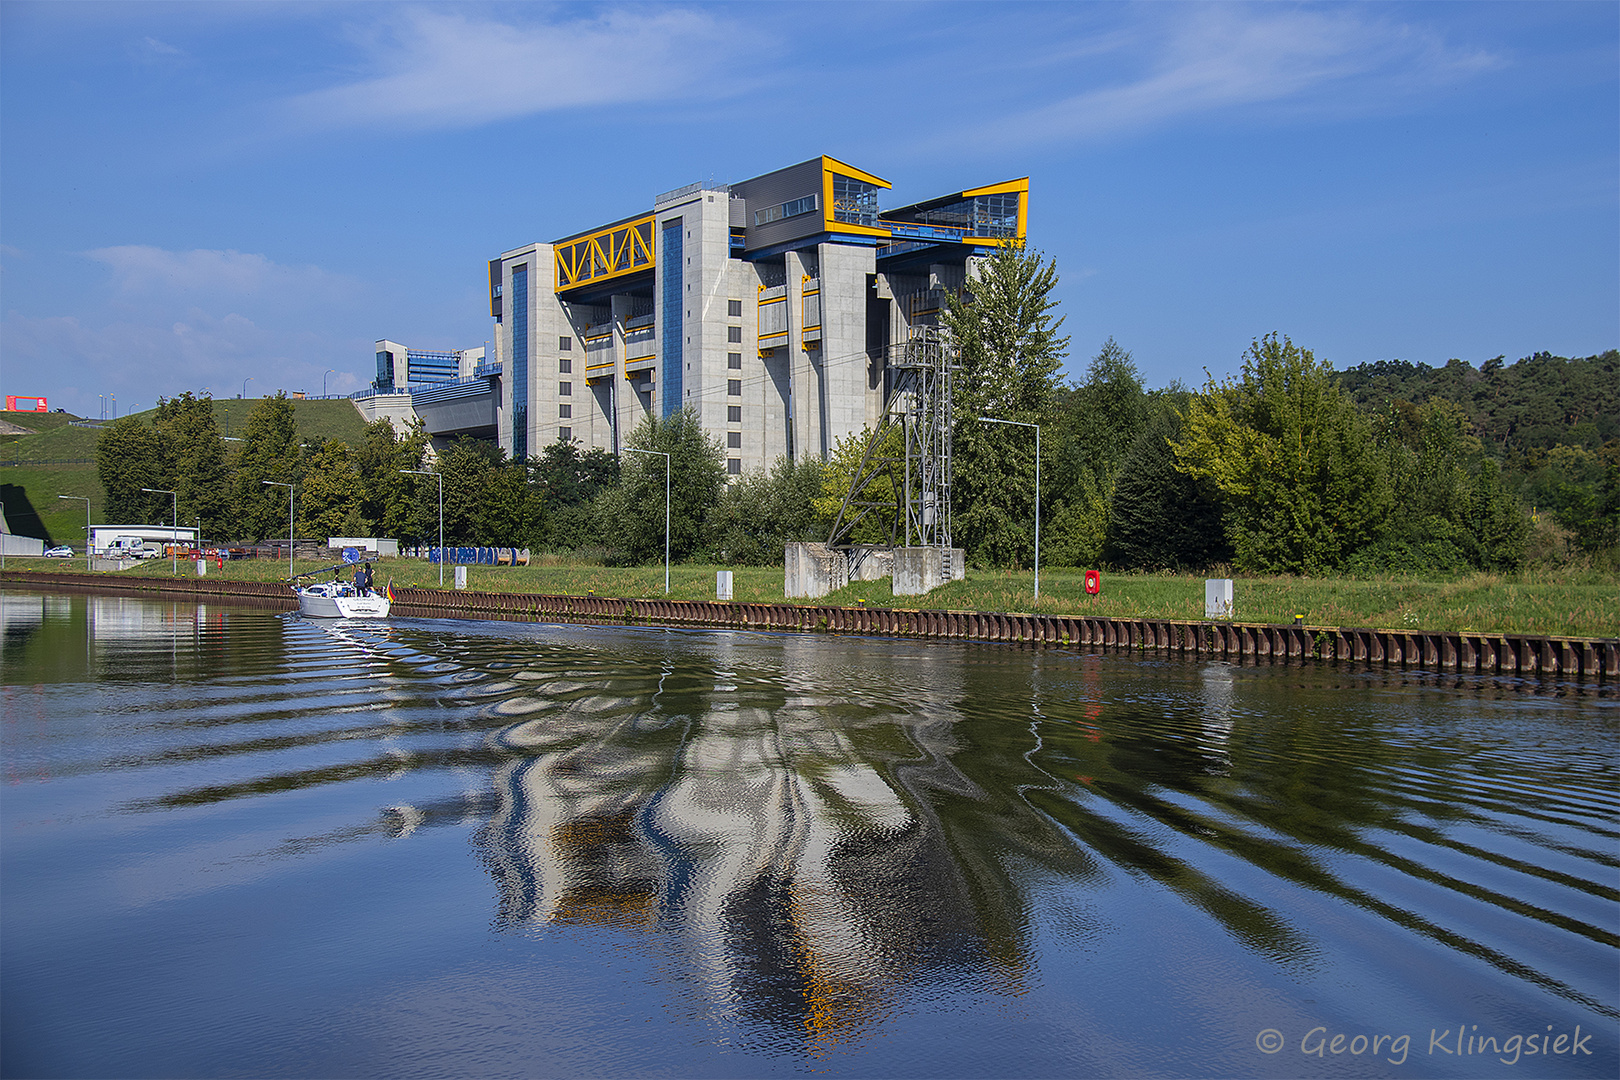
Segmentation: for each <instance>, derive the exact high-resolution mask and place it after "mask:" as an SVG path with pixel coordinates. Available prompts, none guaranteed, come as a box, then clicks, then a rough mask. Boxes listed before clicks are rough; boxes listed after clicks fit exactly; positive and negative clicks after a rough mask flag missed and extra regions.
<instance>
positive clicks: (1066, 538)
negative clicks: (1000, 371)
mask: <svg viewBox="0 0 1620 1080" xmlns="http://www.w3.org/2000/svg"><path fill="white" fill-rule="evenodd" d="M1148 413H1149V404H1148V396H1147V394H1146V393H1144V392H1143V390H1142V378H1141V375H1140V374H1139V373H1138V372H1137V369H1136V361H1135V360H1133V359H1132V358H1131V354H1130V353H1129V352H1126V351H1125V350H1124V349H1122V348H1120V346H1119V344H1118V343H1117V342H1115V341H1114V339H1113V338H1109V339H1108V340H1107V341H1105V342H1104V343H1103V346H1102V349H1101V351H1099V352H1098V353H1097V355H1096V356H1095V357H1094V358H1093V359H1092V361H1091V364H1090V366H1089V367H1088V368H1087V371H1086V381H1085V383H1084V384H1082V385H1080V386H1076V387H1073V388H1069V389H1066V390H1063V391H1060V392H1059V394H1058V395H1057V401H1056V407H1055V409H1054V417H1053V421H1052V431H1051V433H1050V434H1049V436H1048V442H1047V446H1048V447H1049V450H1048V460H1047V461H1045V462H1042V464H1043V465H1044V466H1046V468H1045V469H1044V477H1045V479H1046V485H1045V487H1046V491H1045V493H1044V494H1045V498H1046V502H1047V505H1048V506H1050V507H1051V508H1052V509H1051V512H1050V515H1049V517H1048V527H1047V528H1046V529H1044V530H1043V535H1042V541H1043V542H1042V548H1043V551H1042V557H1043V559H1045V560H1046V561H1048V562H1050V563H1051V564H1053V565H1056V566H1087V565H1094V564H1096V563H1098V562H1100V561H1101V559H1102V557H1103V548H1104V543H1105V541H1106V539H1107V536H1108V531H1109V515H1110V513H1111V506H1112V503H1113V494H1114V485H1115V480H1116V477H1117V475H1118V472H1119V467H1120V462H1121V461H1122V460H1123V458H1124V456H1125V454H1126V453H1127V452H1128V451H1129V450H1130V449H1131V446H1132V444H1133V443H1134V442H1135V441H1136V439H1137V436H1138V435H1140V434H1141V430H1142V426H1143V424H1144V423H1145V421H1146V417H1147V416H1148Z"/></svg>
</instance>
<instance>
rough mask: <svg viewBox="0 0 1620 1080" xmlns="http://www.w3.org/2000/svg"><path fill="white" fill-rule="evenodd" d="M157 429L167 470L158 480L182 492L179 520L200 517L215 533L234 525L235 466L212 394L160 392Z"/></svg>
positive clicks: (209, 531) (208, 531)
mask: <svg viewBox="0 0 1620 1080" xmlns="http://www.w3.org/2000/svg"><path fill="white" fill-rule="evenodd" d="M152 429H153V435H154V438H155V440H156V446H157V449H158V451H159V455H160V456H159V460H160V461H161V463H162V470H161V471H162V474H163V475H162V482H161V483H159V484H157V485H156V486H157V487H162V488H168V489H169V490H171V491H173V492H175V493H176V494H177V496H178V500H177V502H176V506H177V508H178V512H179V518H180V522H181V523H182V524H185V523H187V522H188V520H196V521H198V522H199V524H200V525H201V527H202V529H203V531H204V533H205V534H206V535H210V536H218V535H220V534H221V533H222V532H226V531H229V530H230V529H231V526H232V524H233V522H232V521H231V514H230V506H231V490H230V471H229V469H228V468H227V466H226V461H225V444H224V443H223V442H221V441H220V437H219V425H218V424H217V423H216V422H215V420H214V402H213V399H212V398H208V397H194V396H193V395H192V393H191V391H189V390H188V391H186V392H185V393H183V394H181V395H180V396H179V397H174V398H167V399H165V398H159V399H158V405H157V410H156V411H155V412H154V414H153V417H152ZM164 501H167V497H164Z"/></svg>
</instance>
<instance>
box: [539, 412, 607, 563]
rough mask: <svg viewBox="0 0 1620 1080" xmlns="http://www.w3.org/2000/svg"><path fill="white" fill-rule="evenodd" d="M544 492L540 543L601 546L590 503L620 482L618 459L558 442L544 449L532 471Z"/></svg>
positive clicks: (569, 547)
mask: <svg viewBox="0 0 1620 1080" xmlns="http://www.w3.org/2000/svg"><path fill="white" fill-rule="evenodd" d="M534 478H535V482H536V483H538V484H540V485H541V486H542V488H543V489H544V492H545V497H544V514H543V518H542V524H541V537H540V541H539V542H540V543H542V544H545V545H547V546H550V547H554V548H566V549H574V548H581V547H591V546H596V545H599V544H601V543H602V538H601V535H600V534H599V533H598V532H597V530H596V519H595V517H594V512H593V510H592V504H593V503H594V502H595V500H596V499H597V498H598V497H599V496H600V495H601V493H602V492H603V491H605V490H607V489H608V488H610V487H612V486H613V485H615V484H617V483H618V482H619V459H618V458H616V457H614V456H613V455H612V454H610V453H608V452H607V451H606V450H604V449H602V448H601V447H593V448H592V449H590V450H587V451H583V452H582V451H581V450H580V446H579V443H578V442H576V441H574V440H572V439H569V440H567V441H564V440H561V439H559V440H558V441H557V442H554V443H552V444H551V445H550V446H548V447H546V448H545V450H544V451H543V452H542V454H541V455H540V460H539V461H538V462H537V463H536V465H535V469H534Z"/></svg>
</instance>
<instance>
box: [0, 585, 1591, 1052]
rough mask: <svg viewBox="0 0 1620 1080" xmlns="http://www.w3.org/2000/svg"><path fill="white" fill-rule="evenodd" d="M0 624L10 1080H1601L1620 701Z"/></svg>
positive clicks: (1532, 684) (608, 630) (467, 632)
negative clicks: (1159, 1079)
mask: <svg viewBox="0 0 1620 1080" xmlns="http://www.w3.org/2000/svg"><path fill="white" fill-rule="evenodd" d="M0 617H3V631H4V646H3V652H0V665H3V667H0V672H3V686H0V695H3V697H0V707H3V714H4V715H3V720H0V736H3V739H0V751H3V754H0V757H3V768H4V784H3V788H0V825H3V833H0V844H3V846H0V1009H3V1015H0V1035H3V1039H0V1058H3V1060H0V1065H3V1069H0V1071H3V1072H4V1074H5V1075H7V1076H129V1077H141V1076H167V1077H187V1076H289V1077H306V1076H307V1077H331V1076H401V1077H417V1076H444V1075H452V1076H473V1075H476V1076H480V1077H484V1076H489V1077H497V1076H523V1077H533V1076H672V1077H680V1076H706V1077H708V1076H713V1077H732V1076H737V1077H743V1076H792V1075H808V1074H815V1075H829V1076H883V1077H956V1076H1042V1077H1046V1076H1168V1077H1205V1076H1209V1077H1217V1076H1219V1077H1226V1076H1346V1077H1348V1076H1447V1077H1451V1076H1458V1077H1478V1076H1504V1077H1508V1076H1583V1077H1585V1076H1590V1077H1613V1076H1615V1075H1620V1056H1617V1045H1620V1038H1617V1036H1620V1025H1617V1017H1620V992H1617V980H1620V974H1617V972H1620V965H1617V959H1620V951H1617V948H1616V946H1617V941H1620V936H1617V914H1620V822H1617V817H1620V815H1617V813H1616V810H1617V804H1620V793H1617V782H1616V781H1617V770H1620V750H1617V743H1620V740H1617V739H1616V735H1617V731H1620V699H1617V698H1616V696H1615V694H1614V692H1613V690H1612V688H1611V689H1605V688H1601V687H1598V686H1591V685H1587V686H1581V685H1576V684H1564V683H1558V682H1538V681H1534V680H1529V681H1521V680H1518V679H1514V678H1504V677H1495V676H1489V677H1476V676H1461V677H1459V676H1457V675H1455V674H1451V675H1441V674H1438V673H1427V674H1426V673H1421V672H1399V671H1385V670H1369V669H1366V668H1353V667H1335V666H1331V665H1322V666H1280V665H1279V666H1247V667H1241V666H1232V665H1228V664H1224V663H1197V662H1188V661H1166V662H1159V661H1155V660H1151V659H1140V658H1135V657H1130V656H1122V655H1117V654H1115V655H1103V654H1089V653H1087V652H1085V651H1073V650H1061V649H1045V650H1031V649H1021V648H1018V647H1013V646H994V645H957V644H949V643H937V642H929V643H912V642H905V641H890V640H878V639H869V638H854V637H837V636H827V635H769V634H754V633H733V632H724V633H720V632H692V631H674V630H666V629H658V628H647V627H639V628H637V627H585V626H549V625H532V624H518V623H493V622H491V623H476V622H455V621H440V620H409V619H402V620H396V621H393V622H390V623H388V624H355V625H331V624H323V623H316V622H311V621H307V620H304V619H301V618H299V617H297V616H293V615H285V614H280V613H278V612H274V611H266V610H252V609H247V608H239V607H216V606H212V605H209V606H206V607H205V606H198V605H192V604H171V603H158V602H152V601H146V600H132V599H121V598H113V597H87V596H78V595H76V596H54V595H42V594H37V593H28V592H19V591H15V590H13V591H8V592H5V593H3V594H0Z"/></svg>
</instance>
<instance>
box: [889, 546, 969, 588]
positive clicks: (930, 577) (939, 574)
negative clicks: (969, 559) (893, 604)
mask: <svg viewBox="0 0 1620 1080" xmlns="http://www.w3.org/2000/svg"><path fill="white" fill-rule="evenodd" d="M963 570H964V566H963V557H962V549H961V548H937V547H902V548H895V549H894V595H896V596H921V595H923V594H924V593H927V592H931V591H933V590H934V589H937V588H939V587H940V586H941V585H943V584H945V583H946V582H947V581H955V580H958V579H960V578H961V577H962V575H963Z"/></svg>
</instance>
